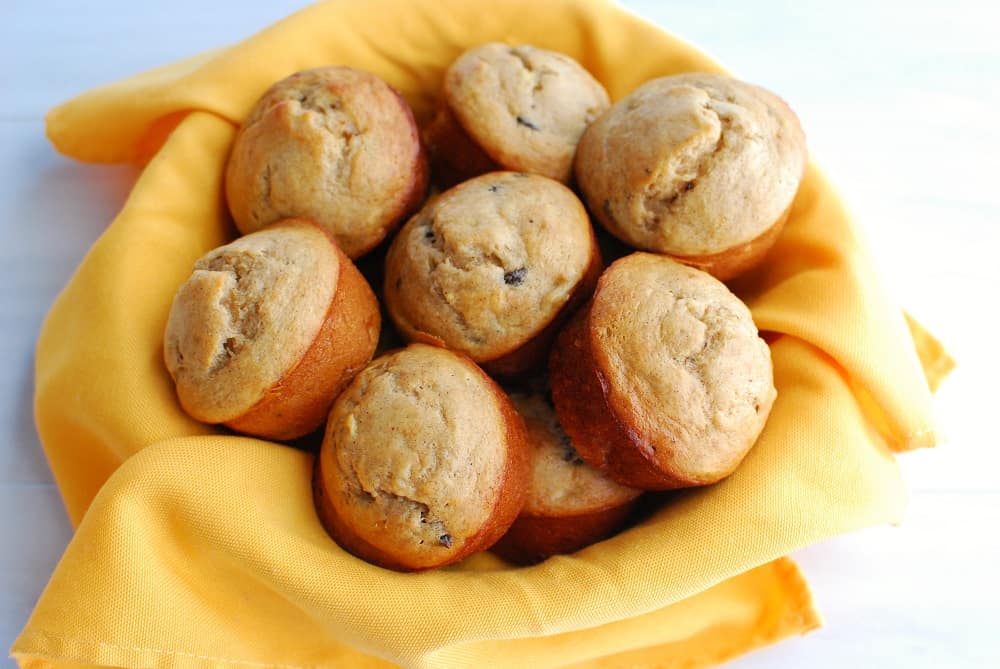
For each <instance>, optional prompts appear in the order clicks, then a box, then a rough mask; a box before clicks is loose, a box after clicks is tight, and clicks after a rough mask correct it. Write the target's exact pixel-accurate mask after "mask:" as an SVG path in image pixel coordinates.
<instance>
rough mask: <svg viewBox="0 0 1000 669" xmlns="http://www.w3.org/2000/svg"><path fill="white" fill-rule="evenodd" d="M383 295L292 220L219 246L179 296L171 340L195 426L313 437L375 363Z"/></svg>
mask: <svg viewBox="0 0 1000 669" xmlns="http://www.w3.org/2000/svg"><path fill="white" fill-rule="evenodd" d="M379 324H380V317H379V308H378V303H377V302H376V300H375V296H374V294H372V291H371V289H370V288H369V287H368V284H367V283H366V282H365V280H364V278H363V277H362V276H361V274H360V273H359V272H358V271H357V269H355V267H354V265H353V264H352V263H351V261H350V260H349V259H348V258H347V257H346V256H345V255H344V254H343V252H342V251H341V250H340V249H339V248H338V247H337V244H336V243H335V242H334V240H333V238H332V237H331V236H330V235H329V234H328V233H327V232H326V231H325V230H323V229H322V228H320V227H319V226H317V225H315V224H314V223H312V222H309V221H305V220H302V219H293V220H287V221H282V222H280V223H276V224H274V225H272V226H269V227H268V228H267V229H265V230H261V231H260V232H256V233H253V234H250V235H247V236H245V237H241V238H240V239H237V240H236V241H234V242H233V243H231V244H228V245H226V246H222V247H219V248H217V249H215V250H213V251H211V252H209V253H208V254H206V255H205V256H203V257H202V258H201V259H199V260H198V261H197V262H196V263H195V265H194V271H193V273H192V274H191V277H190V278H189V279H188V280H187V281H185V282H184V284H182V285H181V287H180V288H179V289H178V290H177V294H176V296H175V297H174V302H173V305H172V307H171V309H170V315H169V317H168V319H167V327H166V333H165V335H164V340H163V356H164V360H165V362H166V365H167V370H168V371H169V372H170V375H171V376H172V377H173V379H174V381H175V383H176V385H177V396H178V398H179V399H180V403H181V406H182V407H183V408H184V410H185V411H187V413H188V414H190V415H191V416H192V417H194V418H196V419H197V420H200V421H203V422H206V423H224V424H225V425H227V426H229V427H230V428H232V429H234V430H237V431H239V432H244V433H247V434H253V435H256V436H261V437H266V438H270V439H293V438H296V437H300V436H302V435H305V434H308V433H309V432H312V431H313V430H315V429H316V428H318V427H319V426H320V425H321V424H322V423H323V421H324V420H325V418H326V414H327V412H328V411H329V410H330V405H331V404H333V400H334V398H335V397H336V396H337V394H338V393H339V392H340V390H341V389H342V388H343V387H344V386H346V385H347V383H348V382H349V381H350V380H351V378H353V376H354V374H356V373H357V372H358V370H360V369H361V368H362V367H363V366H364V365H365V364H366V363H367V362H368V361H369V360H370V359H371V356H372V353H373V352H374V350H375V345H376V343H377V341H378V333H379Z"/></svg>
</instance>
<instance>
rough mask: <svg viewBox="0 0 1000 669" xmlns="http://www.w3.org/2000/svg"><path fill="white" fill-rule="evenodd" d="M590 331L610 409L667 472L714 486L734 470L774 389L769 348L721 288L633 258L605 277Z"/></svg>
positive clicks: (691, 273) (661, 260)
mask: <svg viewBox="0 0 1000 669" xmlns="http://www.w3.org/2000/svg"><path fill="white" fill-rule="evenodd" d="M589 327H590V333H591V335H590V336H591V349H592V352H593V356H594V363H595V364H596V365H597V368H598V372H599V374H600V375H601V376H603V378H604V379H605V380H606V389H605V392H606V398H607V402H608V405H609V406H610V407H611V409H612V411H613V412H615V413H616V414H617V415H616V418H618V420H620V421H621V423H623V424H626V425H629V426H630V428H631V430H633V431H634V434H635V436H636V437H637V438H636V439H635V441H636V442H637V443H640V444H643V447H644V448H649V449H651V450H652V456H653V457H654V459H656V460H657V461H659V462H660V463H661V464H662V465H663V466H664V469H666V470H670V471H681V472H685V474H686V475H688V476H689V477H690V478H691V479H692V480H694V481H698V480H713V481H714V480H716V479H717V478H718V474H719V472H729V471H731V470H732V469H733V468H735V467H736V465H737V464H739V462H740V461H741V460H742V458H743V456H744V455H745V454H746V452H747V451H748V450H749V449H750V447H751V446H752V445H753V444H754V442H755V441H756V439H757V436H758V435H759V433H760V431H761V430H762V429H763V427H764V423H765V421H766V420H767V416H768V414H769V413H770V410H771V405H772V404H773V402H774V399H775V396H776V391H775V389H774V381H773V372H772V368H771V354H770V350H769V349H768V347H767V344H766V343H764V340H762V339H761V338H760V336H758V333H757V327H756V326H755V325H754V322H753V319H752V318H751V315H750V311H749V309H747V307H746V305H744V304H743V302H741V301H740V300H739V298H737V297H736V296H735V295H733V294H732V293H731V292H729V289H728V288H726V286H725V285H724V284H723V283H722V282H720V281H718V280H717V279H715V278H713V277H711V276H710V275H708V274H706V273H704V272H701V271H699V270H696V269H692V268H689V267H686V266H684V265H681V264H679V263H677V262H674V261H673V260H670V259H669V258H666V257H664V256H658V255H653V254H649V253H634V254H632V255H630V256H626V257H625V258H622V259H621V260H618V261H617V262H615V263H614V264H612V265H611V266H610V267H609V268H608V270H607V271H606V272H605V273H604V274H603V275H602V276H601V279H600V281H599V282H598V287H597V292H596V293H595V294H594V300H593V302H592V307H591V311H590V317H589Z"/></svg>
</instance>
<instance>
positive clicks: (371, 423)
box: [314, 344, 529, 571]
mask: <svg viewBox="0 0 1000 669" xmlns="http://www.w3.org/2000/svg"><path fill="white" fill-rule="evenodd" d="M528 480H529V472H528V451H527V444H526V442H525V432H524V422H523V420H522V419H521V417H520V416H519V415H518V413H517V411H516V410H515V409H514V407H513V406H511V404H510V401H509V400H508V399H507V396H506V395H505V394H504V392H503V391H502V390H501V389H500V388H499V387H498V386H497V385H496V384H495V383H494V382H493V381H492V380H491V379H490V378H489V377H488V376H486V374H484V373H483V371H482V370H480V369H479V367H477V366H476V365H475V364H474V363H473V362H472V361H470V360H469V359H468V358H466V357H464V356H460V355H458V354H456V353H453V352H451V351H448V350H446V349H442V348H437V347H434V346H428V345H426V344H411V345H410V346H409V347H407V348H405V349H402V350H399V351H396V352H393V353H388V354H386V355H383V356H382V357H380V358H377V359H376V360H375V361H373V362H372V363H371V364H370V365H369V366H368V367H367V368H365V370H364V371H362V372H361V373H360V374H358V376H357V377H356V378H355V379H354V381H353V382H352V383H351V385H350V386H348V388H347V390H345V391H344V393H343V394H342V395H341V396H340V397H339V398H337V401H336V403H335V404H334V405H333V410H332V411H331V412H330V418H329V421H328V422H327V428H326V435H325V437H324V439H323V445H322V447H321V448H320V453H319V456H318V457H317V460H316V472H315V476H314V492H315V497H316V507H317V511H318V514H319V516H320V519H321V520H322V522H323V525H324V527H325V528H326V530H327V532H328V533H329V534H330V535H331V536H332V537H333V539H334V540H336V542H337V543H338V544H340V546H341V547H342V548H344V549H345V550H347V551H349V552H351V553H353V554H354V555H357V556H358V557H361V558H363V559H365V560H368V561H369V562H372V563H374V564H377V565H380V566H383V567H387V568H390V569H396V570H401V571H411V570H421V569H430V568H432V567H440V566H442V565H446V564H451V563H453V562H456V561H458V560H461V559H462V558H463V557H465V556H467V555H470V554H471V553H474V552H477V551H481V550H485V549H487V548H489V547H490V546H491V545H492V544H493V543H495V542H496V540H497V539H499V538H500V537H501V536H502V535H503V534H504V532H506V530H507V528H508V527H510V524H511V523H512V522H514V518H515V517H516V516H517V514H518V512H519V511H520V510H521V506H522V505H523V503H524V498H525V493H526V491H527V487H528Z"/></svg>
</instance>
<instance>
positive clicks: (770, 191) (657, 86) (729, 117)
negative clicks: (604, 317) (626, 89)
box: [576, 73, 806, 256]
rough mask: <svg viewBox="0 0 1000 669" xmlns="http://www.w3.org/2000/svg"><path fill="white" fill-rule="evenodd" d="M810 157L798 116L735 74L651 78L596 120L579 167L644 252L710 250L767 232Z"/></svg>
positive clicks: (606, 218)
mask: <svg viewBox="0 0 1000 669" xmlns="http://www.w3.org/2000/svg"><path fill="white" fill-rule="evenodd" d="M805 164H806V144H805V136H804V135H803V133H802V128H801V127H800V125H799V121H798V118H797V117H796V116H795V114H794V113H793V112H792V111H791V109H789V107H788V106H787V105H786V104H785V103H784V101H782V100H781V99H780V98H779V97H777V96H776V95H774V94H772V93H770V92H768V91H766V90H764V89H762V88H759V87H757V86H753V85H751V84H747V83H744V82H741V81H738V80H736V79H732V78H730V77H726V76H722V75H718V74H708V73H690V74H680V75H676V76H672V77H663V78H660V79H653V80H652V81H648V82H646V83H645V84H643V85H642V86H640V87H639V88H637V89H636V90H635V91H633V92H632V93H631V94H630V95H628V96H627V97H625V98H624V99H622V100H620V101H619V102H617V103H616V104H615V105H614V106H613V107H612V108H611V109H610V110H608V111H607V112H606V113H605V114H604V115H602V116H601V117H600V118H599V119H597V120H596V121H595V122H594V123H593V124H592V125H591V126H590V128H589V129H588V130H587V132H586V134H585V135H584V137H583V139H582V140H581V142H580V147H579V150H578V152H577V156H576V176H577V180H578V182H579V184H580V188H581V190H582V191H583V193H584V195H585V197H586V199H587V202H588V204H589V205H590V208H591V211H592V212H594V215H595V216H596V217H597V218H598V220H599V221H600V222H601V223H602V224H603V225H604V226H605V227H606V228H607V229H608V230H609V231H610V232H611V233H612V234H614V235H615V236H617V237H619V238H620V239H622V240H623V241H625V242H627V243H629V244H631V245H633V246H635V247H638V248H640V249H644V250H648V251H657V252H660V253H669V254H671V255H677V256H698V255H706V254H713V253H718V252H721V251H724V250H726V249H729V248H731V247H733V246H736V245H738V244H742V243H746V242H749V241H750V240H752V239H754V238H756V237H758V236H759V235H761V234H763V233H764V232H765V231H766V230H767V229H768V228H769V227H771V226H772V225H774V224H775V223H776V222H778V220H779V219H780V218H781V217H782V215H783V214H784V213H785V212H786V211H787V210H788V208H789V207H790V206H791V203H792V200H793V199H794V197H795V193H796V191H797V190H798V187H799V182H800V181H801V179H802V175H803V172H804V170H805Z"/></svg>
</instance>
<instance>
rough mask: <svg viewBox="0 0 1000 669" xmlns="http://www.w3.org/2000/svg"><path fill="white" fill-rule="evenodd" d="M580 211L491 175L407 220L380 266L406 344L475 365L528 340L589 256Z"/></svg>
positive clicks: (522, 177)
mask: <svg viewBox="0 0 1000 669" xmlns="http://www.w3.org/2000/svg"><path fill="white" fill-rule="evenodd" d="M596 252H597V251H596V245H595V242H594V238H593V231H592V230H591V228H590V222H589V219H588V218H587V212H586V210H585V209H584V208H583V204H582V203H581V202H580V201H579V200H578V199H577V197H576V196H575V195H574V194H573V192H572V191H570V190H569V189H568V188H566V187H565V186H563V185H562V184H560V183H559V182H557V181H553V180H552V179H547V178H545V177H541V176H537V175H529V174H523V173H512V172H493V173H490V174H485V175H482V176H480V177H477V178H475V179H471V180H469V181H466V182H465V183H463V184H461V185H459V186H457V187H455V188H453V189H451V190H448V191H446V192H445V193H443V194H442V195H441V196H440V197H438V198H437V199H435V200H432V201H431V202H430V203H428V204H427V205H426V206H425V207H424V208H423V209H422V210H421V211H420V212H418V213H417V214H416V215H415V216H413V218H411V219H410V220H409V221H408V222H407V223H406V225H404V226H403V229H402V230H401V231H400V233H399V234H398V235H397V236H396V239H395V240H393V243H392V247H391V248H390V249H389V253H388V256H387V258H386V276H385V300H386V305H387V307H388V309H389V313H390V314H391V315H392V318H393V320H394V321H395V323H396V325H397V326H398V327H399V329H400V330H401V331H402V333H403V334H404V335H405V336H407V337H408V338H410V339H413V338H415V337H418V336H420V334H421V333H425V334H429V335H432V336H433V337H436V338H438V339H440V340H441V341H443V342H444V343H445V345H447V346H448V347H449V348H453V349H456V350H459V351H462V352H464V353H465V354H467V355H469V356H470V357H471V358H473V359H474V360H477V361H489V360H493V359H495V358H498V357H500V356H502V355H504V354H506V353H509V352H510V351H512V350H514V349H516V348H517V347H518V346H520V345H522V344H524V343H525V342H527V341H528V340H530V339H531V338H532V337H533V336H535V335H536V334H538V333H539V332H540V331H541V330H542V329H543V328H545V326H546V325H548V323H549V322H550V321H551V320H552V319H553V318H554V317H555V316H556V314H557V313H558V312H559V309H560V308H561V307H562V306H563V305H564V304H565V303H566V301H567V300H568V299H569V298H570V296H571V295H572V293H573V290H574V288H575V287H576V286H577V284H578V283H579V282H580V281H581V279H582V278H583V277H584V275H585V273H586V271H587V268H588V266H589V265H590V263H591V260H592V259H593V254H595V253H596Z"/></svg>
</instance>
